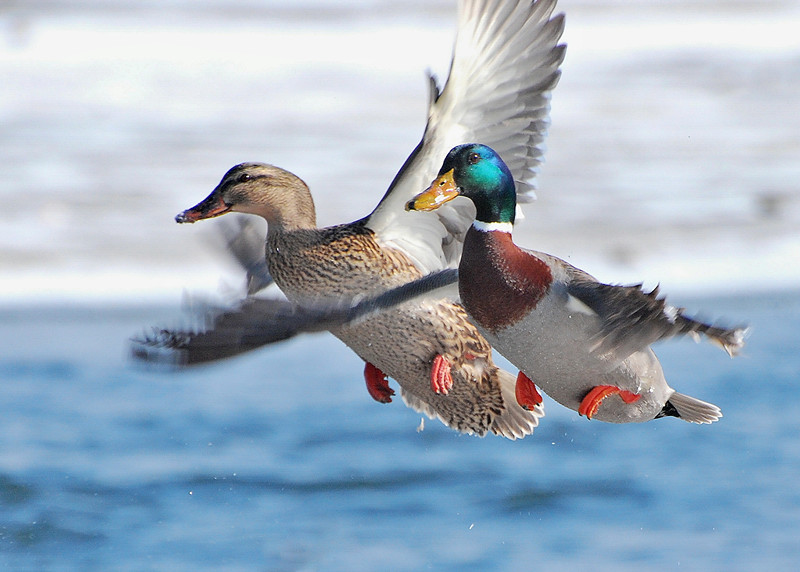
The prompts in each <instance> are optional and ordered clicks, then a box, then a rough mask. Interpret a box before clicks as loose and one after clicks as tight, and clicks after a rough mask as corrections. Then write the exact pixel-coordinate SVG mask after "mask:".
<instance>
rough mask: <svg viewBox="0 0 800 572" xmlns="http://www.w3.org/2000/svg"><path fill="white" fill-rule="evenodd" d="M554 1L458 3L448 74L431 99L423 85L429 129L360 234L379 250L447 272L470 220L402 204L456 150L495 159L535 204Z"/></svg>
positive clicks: (554, 41) (559, 18)
mask: <svg viewBox="0 0 800 572" xmlns="http://www.w3.org/2000/svg"><path fill="white" fill-rule="evenodd" d="M555 5H556V0H538V1H533V2H531V1H529V0H462V1H461V2H460V3H459V18H458V22H459V24H458V33H457V37H456V43H455V48H454V50H453V59H452V62H451V64H450V74H449V76H448V78H447V82H446V84H445V86H444V89H443V90H441V92H440V91H439V88H438V86H437V85H436V80H435V79H434V78H433V77H431V78H430V82H431V98H430V105H429V108H428V124H427V126H426V128H425V133H424V135H423V138H422V141H421V142H420V143H419V145H417V147H416V149H414V151H413V152H412V154H411V155H410V156H409V157H408V159H406V162H405V164H404V165H403V167H402V168H401V169H400V171H399V172H398V173H397V175H396V176H395V179H394V181H393V182H392V184H391V185H390V187H389V190H388V191H387V192H386V194H385V195H384V197H383V199H381V202H380V203H379V204H378V206H377V207H376V208H375V210H374V211H373V212H372V214H371V215H370V216H369V217H368V220H367V226H368V227H369V228H371V229H372V230H373V231H375V233H376V236H377V237H378V240H379V241H380V242H381V244H382V245H384V246H391V247H395V248H398V249H400V250H402V251H403V252H405V253H406V254H407V255H408V256H410V257H411V259H412V260H414V262H415V263H416V264H417V265H418V266H419V267H420V269H421V270H422V271H423V272H433V271H435V270H441V269H443V268H446V267H454V266H456V265H457V264H458V259H459V257H460V256H461V246H462V244H463V241H464V233H465V232H466V230H467V228H468V227H469V225H470V223H471V222H472V219H473V218H474V215H475V208H474V206H473V205H472V203H471V202H470V201H469V200H467V199H463V198H457V199H455V200H454V201H452V202H450V203H448V204H447V205H444V206H442V207H440V208H439V209H437V210H435V211H433V212H414V213H406V212H405V204H406V202H408V201H409V200H410V199H412V198H413V197H414V196H415V195H417V194H418V193H420V192H421V191H422V190H424V189H425V188H426V187H427V186H428V185H429V184H430V182H431V181H432V180H433V179H434V178H435V177H436V174H437V173H438V171H439V168H440V166H441V164H442V161H443V160H444V157H445V155H446V154H447V152H448V151H449V150H450V149H451V148H453V147H455V146H456V145H460V144H462V143H483V144H485V145H488V146H490V147H492V148H493V149H494V150H495V151H497V152H498V153H499V154H500V156H501V157H503V160H504V161H505V162H506V164H507V165H508V166H509V168H510V169H511V172H512V173H513V174H514V178H515V180H516V182H517V193H518V199H517V200H518V202H520V203H524V202H528V201H530V200H532V199H533V198H534V194H533V188H534V187H533V183H532V178H533V177H534V176H535V174H536V170H537V168H538V166H539V165H540V164H541V162H542V156H543V154H544V139H545V136H546V135H547V129H548V127H549V114H550V92H551V90H552V89H553V88H554V87H555V86H556V84H557V83H558V79H559V76H560V71H559V66H560V65H561V62H562V61H563V59H564V53H565V50H566V47H565V46H564V45H563V44H559V43H558V42H559V40H560V38H561V34H562V32H563V30H564V16H563V14H558V15H556V16H552V13H553V10H554V8H555Z"/></svg>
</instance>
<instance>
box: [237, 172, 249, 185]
mask: <svg viewBox="0 0 800 572" xmlns="http://www.w3.org/2000/svg"><path fill="white" fill-rule="evenodd" d="M252 178H253V176H252V175H250V173H242V174H241V175H239V176H238V177H237V178H236V182H237V183H244V182H246V181H249V180H251V179H252Z"/></svg>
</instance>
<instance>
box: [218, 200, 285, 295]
mask: <svg viewBox="0 0 800 572" xmlns="http://www.w3.org/2000/svg"><path fill="white" fill-rule="evenodd" d="M262 223H263V221H262V220H261V219H259V218H257V217H254V216H249V215H239V216H227V217H223V218H220V219H218V221H217V224H216V228H218V229H219V231H220V233H221V234H222V239H223V241H224V242H225V252H226V254H227V255H228V256H229V257H230V258H232V259H233V260H234V261H235V262H236V263H237V264H238V265H239V266H240V267H241V268H242V270H244V271H245V274H246V275H247V293H248V294H255V293H256V292H259V291H261V290H263V289H264V288H266V287H267V286H269V285H270V284H272V282H273V280H272V276H271V275H270V273H269V267H268V266H267V259H266V257H265V252H264V250H265V243H266V240H267V238H266V237H267V231H266V229H265V228H264V225H263V224H262Z"/></svg>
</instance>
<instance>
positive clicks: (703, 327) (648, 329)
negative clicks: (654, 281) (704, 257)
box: [567, 273, 747, 359]
mask: <svg viewBox="0 0 800 572" xmlns="http://www.w3.org/2000/svg"><path fill="white" fill-rule="evenodd" d="M567 292H568V293H569V294H570V295H571V296H574V297H575V298H577V299H578V300H580V301H581V302H582V303H583V304H584V305H586V306H587V307H588V308H590V309H591V310H592V311H593V312H594V313H595V314H597V316H598V317H599V318H600V331H599V333H598V334H597V335H596V336H595V340H594V341H595V345H594V351H595V352H597V353H600V354H603V353H606V352H609V351H613V352H614V354H615V355H616V356H617V357H618V358H619V359H625V358H626V357H628V356H629V355H630V354H632V353H634V352H636V351H639V350H642V349H644V348H646V347H647V346H649V345H650V344H652V343H654V342H657V341H658V340H662V339H666V338H671V337H673V336H684V335H687V334H688V335H691V336H693V337H695V338H698V337H699V336H700V335H704V336H706V337H707V338H708V339H709V341H711V342H712V343H714V344H716V345H718V346H720V347H721V348H722V349H724V350H725V351H726V352H727V353H728V355H730V356H735V355H736V354H738V353H739V351H741V349H742V347H743V346H744V339H745V335H746V333H747V328H744V327H735V328H724V327H720V326H717V325H714V324H709V323H706V322H702V321H700V320H696V319H694V318H691V317H689V316H687V315H685V314H684V312H685V310H684V309H683V308H676V307H674V306H670V305H669V304H667V301H666V300H665V299H664V298H663V297H659V295H658V287H656V288H654V289H653V290H652V291H651V292H645V291H643V290H642V285H641V284H637V285H634V286H615V285H611V284H603V283H600V282H597V281H595V280H593V279H591V277H586V276H584V275H583V273H581V274H580V275H577V276H576V277H573V279H572V281H571V282H570V284H569V286H568V287H567Z"/></svg>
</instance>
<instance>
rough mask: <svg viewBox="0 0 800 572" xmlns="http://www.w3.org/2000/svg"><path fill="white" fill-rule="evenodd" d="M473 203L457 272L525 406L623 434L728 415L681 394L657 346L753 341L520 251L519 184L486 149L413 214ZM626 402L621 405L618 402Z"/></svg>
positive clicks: (452, 170)
mask: <svg viewBox="0 0 800 572" xmlns="http://www.w3.org/2000/svg"><path fill="white" fill-rule="evenodd" d="M457 196H464V197H467V198H468V199H470V200H471V201H472V202H473V203H474V204H475V208H476V215H475V222H474V223H473V224H472V226H471V227H470V229H469V231H468V232H467V235H466V238H465V240H464V250H463V254H462V257H461V262H460V264H459V267H458V274H459V280H458V290H459V294H460V296H461V303H462V304H463V305H464V307H465V308H466V310H467V312H468V313H469V315H470V316H471V317H472V318H473V319H474V320H475V322H476V323H477V324H479V326H480V327H479V329H480V331H481V332H482V333H483V334H484V336H485V337H486V339H488V340H489V343H491V344H492V345H493V346H494V347H495V348H496V349H497V351H499V352H500V353H501V354H503V355H504V356H505V357H506V358H507V359H508V360H509V361H510V362H511V363H513V364H514V365H515V366H517V367H518V368H519V369H520V373H521V374H522V375H520V377H519V381H518V382H517V392H516V394H517V400H518V401H519V403H520V405H523V406H534V405H538V404H539V403H541V397H539V395H538V393H537V392H536V387H535V386H534V384H536V385H538V386H539V387H540V388H542V389H543V390H544V391H545V392H546V393H547V394H548V395H550V396H551V397H552V398H553V399H555V400H556V401H558V402H559V403H561V404H562V405H565V406H566V407H569V408H570V409H574V410H576V411H578V413H580V414H581V415H585V416H586V417H588V418H592V417H595V418H597V419H600V420H603V421H609V422H612V423H628V422H637V421H648V420H650V419H654V418H658V417H664V416H674V417H679V418H681V419H684V420H686V421H690V422H692V423H711V422H712V421H716V420H717V419H719V417H721V416H722V414H721V413H720V410H719V408H717V407H716V406H715V405H712V404H710V403H705V402H703V401H700V400H698V399H695V398H693V397H689V396H687V395H683V394H680V393H677V392H676V391H675V390H674V389H672V388H671V387H670V386H669V385H667V382H666V380H665V379H664V373H663V372H662V370H661V365H660V364H659V362H658V359H657V358H656V356H655V354H654V353H653V350H651V349H650V347H649V346H650V344H651V343H653V342H655V341H657V340H660V339H663V338H668V337H672V336H675V335H681V334H692V335H695V336H696V335H698V334H703V335H706V336H708V337H709V339H710V340H711V341H713V342H716V343H717V344H719V345H721V346H722V347H723V348H724V349H725V350H726V351H727V352H728V354H730V355H735V354H736V353H737V352H738V351H739V350H740V349H741V347H742V346H743V344H744V333H745V330H744V329H742V328H734V329H722V328H718V327H715V326H711V325H708V324H704V323H701V322H697V321H695V320H692V319H691V318H688V317H687V316H685V315H684V313H683V310H682V309H679V308H674V307H672V306H669V305H667V304H666V303H665V301H664V300H663V299H661V298H657V296H656V290H654V291H653V292H650V293H645V292H643V291H642V290H641V288H640V287H639V286H611V285H608V284H602V283H600V282H598V281H597V280H595V279H594V278H593V277H592V276H590V275H589V274H587V273H586V272H584V271H582V270H579V269H577V268H575V267H574V266H572V265H570V264H568V263H566V262H564V261H563V260H560V259H558V258H556V257H554V256H550V255H548V254H544V253H542V252H535V251H532V250H524V249H522V248H519V247H518V246H517V245H515V244H514V242H513V241H512V239H511V231H512V229H513V225H514V213H515V209H516V192H515V187H514V177H513V175H512V174H511V172H510V171H509V168H508V166H507V165H506V164H505V163H504V162H503V160H502V159H501V158H500V156H499V155H498V154H497V153H496V152H495V151H494V150H492V149H491V148H489V147H487V146H486V145H479V144H465V145H459V146H457V147H455V148H453V149H452V150H451V151H450V152H449V153H448V154H447V157H446V158H445V160H444V164H443V165H442V168H441V169H440V170H439V175H438V178H436V179H435V180H434V181H433V183H432V184H431V186H430V187H429V188H428V189H427V190H425V191H424V192H422V193H421V194H420V195H419V196H417V197H416V198H414V199H413V200H411V201H409V203H408V205H407V208H408V210H432V209H437V208H440V206H441V205H443V204H445V203H447V202H448V201H451V200H453V199H454V198H455V197H457ZM611 396H616V397H611Z"/></svg>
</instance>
